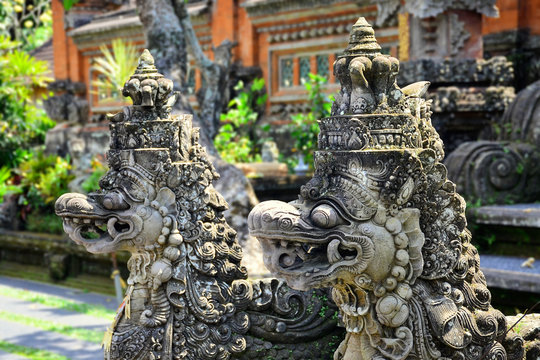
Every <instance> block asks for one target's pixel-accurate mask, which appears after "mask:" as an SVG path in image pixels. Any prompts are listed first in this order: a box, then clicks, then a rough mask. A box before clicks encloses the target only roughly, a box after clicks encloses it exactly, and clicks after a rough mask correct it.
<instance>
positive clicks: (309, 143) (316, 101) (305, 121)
mask: <svg viewBox="0 0 540 360" xmlns="http://www.w3.org/2000/svg"><path fill="white" fill-rule="evenodd" d="M326 81H327V80H326V78H325V77H324V76H320V75H316V74H311V73H310V74H309V81H308V82H306V84H305V85H304V86H305V88H306V90H307V92H308V101H309V104H310V111H309V112H308V113H307V114H296V115H293V116H292V117H291V120H292V122H291V124H290V125H289V129H290V131H291V136H292V137H293V138H294V140H295V142H294V148H293V151H294V152H298V153H299V154H301V155H303V157H304V162H305V163H306V164H308V165H309V166H310V168H312V167H313V152H314V150H315V149H316V147H317V137H318V135H319V125H318V123H317V120H319V119H322V118H325V117H327V116H330V113H331V109H332V104H331V102H330V101H331V99H330V98H329V97H328V96H327V95H326V94H325V93H324V92H323V91H322V89H321V88H322V86H323V85H324V84H325V83H326ZM296 162H297V159H293V160H292V165H295V164H296ZM290 166H291V165H290Z"/></svg>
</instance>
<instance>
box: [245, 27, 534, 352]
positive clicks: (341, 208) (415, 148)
mask: <svg viewBox="0 0 540 360" xmlns="http://www.w3.org/2000/svg"><path fill="white" fill-rule="evenodd" d="M374 41H375V37H374V35H373V29H371V27H370V26H369V24H367V23H366V21H365V20H364V19H362V18H361V19H360V20H359V21H358V22H357V23H356V24H355V25H354V27H353V29H352V31H351V37H350V43H349V46H348V47H347V49H346V50H345V52H344V54H343V55H342V56H340V57H339V58H338V59H337V60H336V62H335V63H334V72H335V74H336V78H337V79H338V80H339V81H340V83H341V92H340V94H339V95H338V96H336V101H335V102H334V104H333V110H332V115H331V116H330V117H327V118H324V119H321V120H320V121H319V124H320V128H321V132H320V134H319V144H318V146H319V150H318V151H317V152H316V153H315V174H314V176H313V179H311V180H310V181H309V182H308V183H307V184H306V185H305V186H303V187H302V189H301V192H300V196H299V198H298V200H296V201H294V202H291V203H288V204H287V203H282V202H279V201H268V202H263V203H261V204H259V205H257V207H255V208H254V209H253V211H252V212H251V213H250V215H249V220H248V223H249V227H250V231H251V233H252V235H254V236H256V237H257V238H258V239H259V241H260V242H261V245H262V248H263V253H264V260H265V264H266V266H267V267H268V268H269V269H270V270H271V271H272V272H273V273H274V274H276V275H277V276H280V277H283V278H285V279H286V280H287V283H288V284H289V285H290V286H291V287H293V288H296V289H302V290H308V289H311V288H319V287H326V286H331V287H332V288H333V290H332V296H333V299H334V301H335V302H336V304H337V305H338V306H339V308H340V313H341V316H342V318H343V323H344V324H345V327H346V329H347V337H346V339H345V341H344V342H343V343H342V344H341V345H340V347H339V349H338V351H337V352H336V355H335V357H334V359H377V360H379V359H380V360H382V359H392V360H405V359H422V360H435V359H438V360H440V359H476V360H479V359H481V358H483V359H501V360H504V359H515V360H521V359H522V358H523V353H524V350H523V346H522V342H523V340H522V339H521V338H520V337H519V336H518V335H516V334H508V335H506V334H505V331H506V319H505V317H504V316H503V314H502V313H501V312H499V311H497V310H495V309H493V308H492V307H491V306H490V293H489V291H488V289H487V287H486V282H485V279H484V276H483V274H482V272H481V271H480V267H479V257H478V253H477V251H476V249H475V247H474V246H473V245H471V243H470V237H471V235H470V232H469V231H468V230H467V229H466V219H465V201H464V200H463V198H461V196H459V194H457V193H456V191H455V186H454V184H453V183H452V182H450V181H448V179H447V177H446V169H445V167H444V165H442V164H441V163H440V161H441V160H442V158H443V156H444V153H443V149H442V142H441V140H440V138H439V136H438V134H437V132H436V131H435V129H434V128H433V126H432V125H431V120H430V115H431V112H430V102H429V101H426V100H424V99H422V97H421V96H422V95H423V94H424V93H425V91H426V89H427V86H428V85H429V83H428V82H419V83H415V84H412V85H409V86H407V87H405V88H400V87H399V86H398V85H397V84H396V76H397V75H398V71H399V61H398V60H397V59H395V58H393V57H391V56H388V55H383V54H381V53H380V52H379V51H378V47H377V46H376V45H375V44H374ZM505 335H506V336H505ZM503 345H504V346H503Z"/></svg>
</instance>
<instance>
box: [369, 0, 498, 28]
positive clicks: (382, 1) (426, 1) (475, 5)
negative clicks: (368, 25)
mask: <svg viewBox="0 0 540 360" xmlns="http://www.w3.org/2000/svg"><path fill="white" fill-rule="evenodd" d="M374 2H375V3H376V4H377V10H378V13H379V15H378V18H377V24H382V23H383V22H384V21H386V19H387V18H388V16H389V15H390V14H394V13H396V12H397V10H398V9H399V11H404V12H408V13H410V14H413V15H414V16H416V17H418V18H428V17H434V16H437V15H439V14H441V13H443V12H445V11H446V10H450V9H460V10H474V11H476V12H478V13H480V14H482V15H485V16H489V17H497V16H499V10H498V9H497V6H495V3H496V0H457V1H440V0H405V1H404V2H403V3H402V2H401V1H398V0H374Z"/></svg>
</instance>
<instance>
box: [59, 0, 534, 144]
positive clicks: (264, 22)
mask: <svg viewBox="0 0 540 360" xmlns="http://www.w3.org/2000/svg"><path fill="white" fill-rule="evenodd" d="M431 2H433V1H432V0H425V4H428V5H426V6H424V8H423V9H415V8H412V9H411V8H409V9H408V8H407V7H406V4H407V2H403V1H401V2H400V0H349V1H344V0H215V1H210V0H202V1H201V0H195V1H194V0H190V1H189V2H188V10H189V13H190V16H191V21H192V23H193V26H194V29H195V31H196V34H197V37H198V40H199V42H200V43H201V46H202V48H203V50H204V51H205V52H206V53H207V55H208V56H209V57H210V58H212V56H213V52H212V47H213V46H218V45H219V44H220V43H221V42H222V41H224V40H225V39H228V40H231V41H236V42H238V46H236V47H235V48H234V49H233V56H234V60H233V61H236V62H238V63H240V64H242V65H244V66H258V67H260V68H261V70H262V74H263V77H264V79H265V81H266V85H267V90H268V95H269V96H268V106H267V114H266V115H267V118H269V119H272V121H273V122H275V123H276V124H278V123H281V121H279V120H280V119H282V120H287V119H289V118H290V114H293V113H298V112H302V111H304V110H306V106H307V105H306V101H305V99H306V92H305V90H304V86H303V83H304V82H305V81H306V80H307V79H308V74H309V73H310V72H311V73H317V74H320V75H323V76H325V77H327V78H328V80H329V81H328V84H327V86H326V89H327V91H328V92H334V91H336V90H337V89H339V84H336V82H335V79H334V76H333V74H332V71H331V69H332V63H333V62H334V60H335V59H336V55H337V54H338V53H339V52H340V49H343V48H344V47H345V46H346V44H347V41H348V31H349V29H350V27H351V25H352V24H353V23H354V22H355V21H356V19H357V18H358V17H359V16H364V17H365V18H366V19H367V20H368V21H369V22H370V23H372V24H375V26H374V27H375V31H376V37H377V40H378V41H379V43H380V44H381V46H382V48H383V50H382V51H383V52H384V53H387V54H391V55H392V56H395V57H397V58H399V60H400V61H401V62H402V63H403V64H405V66H407V65H406V62H407V60H411V61H413V62H414V60H422V59H429V60H430V61H435V64H437V63H438V62H442V61H443V60H444V61H450V64H451V66H450V67H448V69H450V70H448V69H447V72H448V73H449V76H450V78H452V76H454V75H455V74H454V71H453V66H454V65H455V64H454V63H456V62H459V61H461V60H463V59H471V60H473V62H472V63H471V64H470V67H471V69H473V70H472V71H477V70H474V69H476V68H478V66H477V65H476V64H475V63H474V59H476V61H482V60H481V59H482V58H488V57H491V56H496V55H505V56H507V57H509V58H512V57H513V60H514V68H516V67H517V69H516V71H515V72H516V76H517V78H516V79H514V78H513V77H510V78H508V79H505V80H504V81H502V82H500V81H499V82H498V80H496V79H495V81H493V79H491V80H490V81H491V82H483V83H481V82H480V83H478V84H477V83H474V81H473V82H471V83H470V84H467V89H465V91H462V92H461V94H462V96H463V97H466V98H467V99H471V94H469V93H470V92H471V91H472V93H474V96H476V98H477V99H478V98H481V99H480V101H483V104H486V103H487V102H486V101H485V99H484V98H486V96H484V94H483V93H482V91H480V92H479V91H477V87H478V86H484V90H486V89H488V88H489V86H491V85H504V86H507V87H508V86H517V87H518V88H521V87H523V86H524V85H526V84H527V83H530V82H532V81H534V80H535V78H536V79H537V78H539V77H540V61H539V60H538V59H539V58H540V57H539V56H538V55H539V54H540V0H496V5H497V7H498V10H499V11H498V12H499V14H497V10H496V8H495V7H494V6H493V3H494V2H495V0H478V1H476V2H471V1H458V2H456V4H458V6H457V8H456V9H454V8H452V9H450V8H448V9H447V8H444V9H441V6H440V5H437V4H438V3H439V2H436V1H435V2H433V4H434V5H433V6H431V5H429V4H430V3H431ZM400 4H401V5H400ZM404 4H405V5H404ZM452 4H454V3H452ZM471 4H473V5H471ZM52 6H53V18H54V23H53V26H54V37H53V50H54V76H55V78H56V80H60V82H61V84H64V83H62V81H63V80H69V81H68V82H67V83H69V84H71V85H68V86H67V87H68V88H69V89H72V90H73V89H78V90H77V91H78V94H79V98H80V97H83V98H85V99H86V101H87V109H88V111H89V114H90V118H89V119H94V120H99V119H103V115H104V114H105V113H108V112H114V111H117V110H118V109H119V107H120V106H121V103H111V102H110V100H108V101H102V98H103V97H100V95H99V94H98V93H97V92H96V91H95V89H92V80H93V79H95V78H96V77H97V76H98V74H97V72H96V71H95V70H94V68H93V63H94V61H95V59H96V58H97V57H99V56H102V54H101V51H100V49H99V47H100V46H101V45H103V44H107V45H109V46H110V44H111V42H112V40H113V39H116V38H122V39H125V40H128V41H130V42H132V43H134V44H136V46H137V47H138V48H139V49H140V50H142V49H143V48H144V43H145V39H144V36H143V33H142V25H141V22H140V20H139V17H138V15H137V12H136V7H135V5H134V1H126V0H124V1H122V0H81V1H80V2H79V3H77V4H76V5H75V6H74V7H73V8H72V9H71V10H69V11H68V12H65V10H64V8H63V6H62V1H61V0H52ZM430 6H431V7H430ZM437 6H439V9H436V7H437ZM444 6H445V7H449V5H444ZM452 6H453V5H452ZM433 9H435V10H437V11H435V12H433V11H432V10H433ZM494 16H495V17H494ZM497 16H498V17H497ZM411 40H412V41H411ZM445 59H446V60H445ZM520 62H521V63H523V62H525V63H524V64H521V63H520ZM516 64H517V65H518V66H515V65H516ZM190 65H191V66H190V68H189V71H188V86H189V92H190V94H191V100H193V103H194V104H195V103H196V101H195V95H194V94H195V91H196V90H197V89H199V88H200V87H201V85H203V84H202V83H203V79H202V77H201V75H200V73H199V71H198V70H197V69H196V67H195V66H194V64H193V63H192V64H190ZM521 65H523V66H521ZM490 66H491V65H490ZM460 67H461V68H463V66H461V65H459V64H458V66H457V68H460ZM491 67H493V66H491ZM432 68H433V66H432ZM486 68H487V67H486ZM416 70H418V66H417V65H414V66H411V67H409V71H407V69H405V71H403V73H404V75H405V77H406V79H404V80H406V81H413V80H414V81H416V80H417V79H416V78H421V79H425V78H427V77H426V76H428V77H429V78H430V80H431V77H432V74H431V73H430V72H429V70H430V69H427V70H426V69H422V71H421V72H420V73H417V74H416V73H414V74H413V76H408V75H407V74H409V75H410V74H411V71H413V72H414V71H416ZM431 70H433V69H431ZM441 76H443V74H441ZM478 76H482V75H481V74H480V75H478V74H473V75H471V76H470V77H471V79H472V78H476V77H478ZM418 80H420V79H418ZM453 82H456V83H460V82H461V81H460V79H459V76H457V77H456V80H455V81H454V80H451V81H450V83H453ZM73 84H75V86H73ZM448 85H449V84H445V82H444V81H439V82H437V81H435V82H434V84H433V85H432V88H431V89H430V91H433V90H437V87H438V86H448ZM62 86H63V85H62ZM62 86H60V93H61V90H62ZM445 91H446V90H445ZM503 92H505V94H506V95H504V94H503ZM484 93H485V91H484ZM499 93H500V94H503V95H500V96H506V98H505V99H502V100H500V99H496V101H495V102H496V103H497V104H501V105H500V106H499V107H501V106H502V107H504V104H505V103H507V102H508V101H509V99H510V97H511V96H513V95H510V97H509V96H507V95H508V91H506V90H504V89H503V90H501V91H499ZM479 94H480V95H479ZM489 96H491V95H489ZM492 98H493V97H492V96H491V97H490V99H492ZM499 100H500V101H499ZM467 101H468V100H466V101H465V102H466V103H467V104H466V106H465V107H464V108H465V112H467V113H468V114H469V115H470V116H472V117H476V118H477V119H480V118H482V119H484V118H485V119H487V120H480V122H479V124H480V125H478V126H477V128H475V130H474V131H472V132H471V134H470V136H469V135H467V136H466V137H465V138H464V140H467V138H468V139H473V138H475V137H476V136H477V135H478V133H479V131H480V129H481V128H483V127H484V126H485V125H486V124H487V123H488V122H490V121H492V120H493V116H487V117H485V116H484V113H485V112H490V111H492V108H493V106H491V107H490V106H483V107H482V106H481V107H480V108H479V110H478V111H476V110H475V111H476V112H475V111H472V112H471V111H470V106H469V105H470V104H469V103H468V102H467ZM475 101H476V100H475ZM476 102H477V103H478V101H476ZM473 105H474V104H473ZM477 107H478V106H477ZM443 110H444V109H443ZM473 110H474V109H473ZM496 110H497V111H498V112H497V114H499V113H500V110H501V109H496ZM84 111H86V110H84V109H83V110H80V112H84ZM88 111H87V112H88ZM456 111H458V112H459V111H460V110H459V109H458V110H456ZM478 114H480V116H478ZM497 116H498V115H497ZM450 117H452V118H453V117H454V115H451V116H450ZM458 117H459V116H458ZM464 119H465V120H464V124H467V123H468V122H469V120H468V119H467V118H464ZM56 120H60V119H56ZM435 121H437V120H436V117H435ZM441 121H442V122H445V121H446V120H444V119H443V120H441ZM459 126H461V125H459ZM469 128H470V127H469ZM467 131H469V130H467ZM443 133H444V131H443Z"/></svg>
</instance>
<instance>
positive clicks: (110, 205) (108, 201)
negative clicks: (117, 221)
mask: <svg viewBox="0 0 540 360" xmlns="http://www.w3.org/2000/svg"><path fill="white" fill-rule="evenodd" d="M103 207H104V208H105V209H107V210H112V209H113V207H114V202H113V200H112V199H111V198H110V197H106V198H105V199H103Z"/></svg>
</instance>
